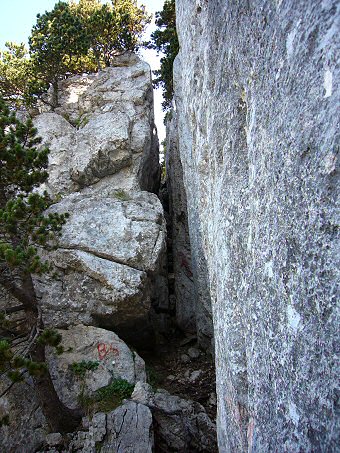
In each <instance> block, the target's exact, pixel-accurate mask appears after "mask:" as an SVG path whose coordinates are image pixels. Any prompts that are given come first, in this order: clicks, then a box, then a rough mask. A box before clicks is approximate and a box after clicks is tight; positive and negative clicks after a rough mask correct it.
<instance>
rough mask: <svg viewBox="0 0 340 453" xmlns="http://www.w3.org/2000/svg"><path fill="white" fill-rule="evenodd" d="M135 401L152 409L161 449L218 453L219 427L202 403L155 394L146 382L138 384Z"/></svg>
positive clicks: (162, 391) (133, 396)
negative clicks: (217, 434) (217, 428)
mask: <svg viewBox="0 0 340 453" xmlns="http://www.w3.org/2000/svg"><path fill="white" fill-rule="evenodd" d="M131 398H132V400H134V401H137V402H139V403H141V404H144V405H146V406H148V407H149V408H150V409H151V412H152V416H153V418H154V420H155V436H156V438H157V445H158V448H160V449H161V450H162V451H180V452H184V451H197V452H211V453H216V451H217V441H216V426H215V425H214V423H212V421H211V420H210V418H209V416H208V415H207V414H206V412H205V410H204V408H203V406H201V405H200V404H199V403H195V402H193V401H189V400H185V399H183V398H180V397H178V396H174V395H170V393H169V392H167V391H166V390H162V389H159V390H157V392H156V393H155V392H153V390H152V388H151V386H150V385H149V384H146V383H142V382H137V384H136V386H135V389H134V391H133V394H132V396H131Z"/></svg>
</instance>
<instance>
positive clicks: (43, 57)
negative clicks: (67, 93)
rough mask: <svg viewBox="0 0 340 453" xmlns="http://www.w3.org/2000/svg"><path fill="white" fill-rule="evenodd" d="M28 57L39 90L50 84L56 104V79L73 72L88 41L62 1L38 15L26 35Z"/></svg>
mask: <svg viewBox="0 0 340 453" xmlns="http://www.w3.org/2000/svg"><path fill="white" fill-rule="evenodd" d="M29 47H30V57H31V61H32V66H33V70H34V73H35V75H36V78H37V81H39V82H40V83H39V86H40V89H38V90H37V92H36V94H41V92H43V91H46V89H47V88H48V87H49V85H50V84H52V86H53V94H54V100H53V106H54V107H56V106H57V105H58V97H57V92H58V80H60V79H62V78H65V77H66V76H67V75H69V74H73V73H75V72H77V71H76V69H75V68H76V63H77V61H78V58H80V57H81V56H82V55H86V54H87V52H88V50H89V47H90V41H89V37H88V35H87V33H86V31H85V30H84V27H83V23H82V21H81V20H80V19H79V18H78V17H77V16H76V15H75V14H73V13H72V11H71V10H70V7H69V5H68V4H67V3H65V2H58V3H56V5H55V6H54V8H53V10H52V11H51V12H45V14H43V15H40V14H38V15H37V23H36V25H35V26H34V27H33V28H32V32H31V36H30V38H29Z"/></svg>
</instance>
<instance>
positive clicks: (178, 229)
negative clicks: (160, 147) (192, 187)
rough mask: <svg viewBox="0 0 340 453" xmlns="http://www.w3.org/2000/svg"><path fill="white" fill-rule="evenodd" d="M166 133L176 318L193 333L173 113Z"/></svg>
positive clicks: (183, 197) (192, 290) (187, 242)
mask: <svg viewBox="0 0 340 453" xmlns="http://www.w3.org/2000/svg"><path fill="white" fill-rule="evenodd" d="M166 132H167V133H166V137H167V138H166V140H167V141H166V149H167V153H166V175H167V179H166V180H167V190H168V193H169V215H170V219H171V224H170V228H171V237H172V255H173V273H174V283H175V285H174V286H175V287H174V294H175V298H176V321H177V323H178V325H179V326H180V327H181V328H182V329H183V330H184V331H186V332H196V312H197V311H196V295H195V288H194V278H193V272H192V264H191V249H190V239H189V227H188V214H187V200H186V195H185V189H184V184H183V171H182V165H181V161H180V157H179V152H178V135H177V123H176V118H175V117H174V116H173V117H172V119H171V120H168V122H167V131H166Z"/></svg>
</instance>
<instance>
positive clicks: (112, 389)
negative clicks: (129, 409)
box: [79, 378, 134, 413]
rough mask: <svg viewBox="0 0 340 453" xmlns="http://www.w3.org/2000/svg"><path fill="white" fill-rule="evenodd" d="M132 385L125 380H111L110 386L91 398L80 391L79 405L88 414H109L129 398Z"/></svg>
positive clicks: (99, 390) (101, 389) (97, 391)
mask: <svg viewBox="0 0 340 453" xmlns="http://www.w3.org/2000/svg"><path fill="white" fill-rule="evenodd" d="M133 389H134V385H133V384H130V383H129V382H128V381H126V380H125V379H120V378H117V379H113V381H112V382H111V384H109V385H107V386H106V387H102V388H100V389H98V390H96V392H95V393H94V395H93V396H89V395H85V394H84V392H83V391H82V392H81V394H80V396H79V403H80V404H81V405H82V406H83V407H84V408H86V409H87V410H88V412H89V413H90V412H98V411H99V412H110V411H112V410H113V409H115V408H116V407H118V406H120V405H121V404H122V401H123V400H124V399H126V398H130V396H131V395H132V392H133Z"/></svg>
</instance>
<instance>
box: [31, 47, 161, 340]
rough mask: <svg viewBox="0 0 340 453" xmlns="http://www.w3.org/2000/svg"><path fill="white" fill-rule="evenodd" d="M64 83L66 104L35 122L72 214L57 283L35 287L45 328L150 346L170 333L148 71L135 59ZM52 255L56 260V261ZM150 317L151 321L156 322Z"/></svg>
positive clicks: (64, 206) (54, 186)
mask: <svg viewBox="0 0 340 453" xmlns="http://www.w3.org/2000/svg"><path fill="white" fill-rule="evenodd" d="M116 64H117V66H115V67H111V68H106V69H105V70H104V71H102V72H100V73H99V74H94V75H89V76H82V77H80V76H76V77H72V78H70V79H67V80H65V81H63V82H61V84H60V107H58V108H57V109H56V110H55V112H44V113H42V114H40V115H38V116H37V117H36V118H35V125H36V127H37V129H38V133H39V135H41V136H42V138H43V143H44V145H48V146H49V148H50V150H51V154H50V159H49V175H50V176H49V180H48V182H47V184H46V188H47V189H48V190H49V191H50V192H51V193H52V194H54V195H56V194H59V195H61V201H59V202H58V203H57V204H56V205H54V206H53V207H52V208H51V211H54V212H69V214H70V219H69V221H68V222H67V224H66V225H65V227H64V228H63V235H62V238H61V240H60V247H59V249H58V251H56V252H55V253H54V254H53V256H52V261H53V263H54V264H55V265H56V268H57V271H58V272H57V278H49V277H46V276H43V277H42V278H39V279H38V278H37V279H36V281H35V283H36V287H37V290H38V292H39V295H40V297H41V306H42V312H43V318H44V321H45V324H46V325H53V326H56V327H61V328H64V327H67V326H69V325H74V324H78V323H80V322H81V323H83V324H86V325H95V326H99V327H105V328H110V329H114V330H115V332H116V333H118V334H119V335H121V336H122V337H123V338H124V339H125V340H126V341H132V342H134V343H136V342H140V341H150V339H151V337H152V335H151V324H152V323H153V324H154V325H157V328H158V329H165V328H166V316H165V315H164V314H162V315H161V316H158V317H157V316H153V314H154V313H155V310H153V309H157V308H159V307H160V308H161V309H162V311H163V312H164V311H166V310H167V307H168V297H167V288H166V269H165V262H166V243H165V234H166V233H165V232H166V227H165V221H164V217H163V210H162V207H161V204H160V202H159V200H158V199H157V197H156V195H154V194H152V193H148V192H144V191H145V190H148V191H154V190H157V187H158V184H159V162H158V139H157V134H156V132H155V127H154V118H153V96H152V85H151V78H150V68H149V66H148V65H147V64H146V63H145V62H143V61H141V60H140V59H139V58H138V57H136V56H135V55H133V54H132V55H125V56H121V57H117V61H116ZM50 258H51V255H50ZM151 318H152V321H151Z"/></svg>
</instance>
